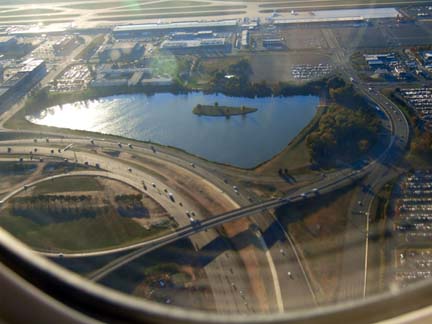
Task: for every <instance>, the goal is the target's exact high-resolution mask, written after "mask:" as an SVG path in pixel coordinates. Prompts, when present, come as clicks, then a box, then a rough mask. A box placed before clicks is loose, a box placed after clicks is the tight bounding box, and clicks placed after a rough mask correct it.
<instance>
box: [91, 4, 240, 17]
mask: <svg viewBox="0 0 432 324" xmlns="http://www.w3.org/2000/svg"><path fill="white" fill-rule="evenodd" d="M146 8H147V7H146ZM245 8H246V6H205V7H179V8H175V7H174V8H155V9H134V10H118V11H110V12H104V13H101V14H100V15H99V16H133V15H146V14H165V13H169V12H173V13H181V12H195V11H200V12H204V11H205V12H207V11H209V12H210V11H217V10H219V11H220V10H226V11H227V12H229V10H236V9H245Z"/></svg>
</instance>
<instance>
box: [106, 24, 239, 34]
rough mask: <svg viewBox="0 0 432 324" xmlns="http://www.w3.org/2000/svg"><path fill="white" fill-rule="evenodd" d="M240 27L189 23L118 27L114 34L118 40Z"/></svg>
mask: <svg viewBox="0 0 432 324" xmlns="http://www.w3.org/2000/svg"><path fill="white" fill-rule="evenodd" d="M237 26H238V21H237V20H216V21H189V22H173V23H160V24H141V25H125V26H117V27H114V29H113V34H114V36H115V37H117V38H131V37H139V36H148V35H149V34H152V33H153V34H157V33H162V34H163V33H167V32H171V31H177V32H180V31H189V32H190V31H200V30H232V29H234V28H236V27H237Z"/></svg>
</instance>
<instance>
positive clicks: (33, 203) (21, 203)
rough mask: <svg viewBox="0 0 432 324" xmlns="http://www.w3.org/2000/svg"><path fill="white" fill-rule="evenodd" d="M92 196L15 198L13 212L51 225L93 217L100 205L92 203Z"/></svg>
mask: <svg viewBox="0 0 432 324" xmlns="http://www.w3.org/2000/svg"><path fill="white" fill-rule="evenodd" d="M91 198H92V197H91V196H85V195H80V196H65V195H38V196H34V197H19V198H15V199H14V200H13V202H12V206H11V214H12V215H15V216H21V217H25V218H28V219H30V220H32V221H33V222H35V223H37V224H39V225H49V224H52V223H60V222H67V221H72V220H76V219H80V218H93V217H96V216H97V214H98V213H99V212H100V211H99V207H95V206H94V205H93V204H91V203H90V201H91Z"/></svg>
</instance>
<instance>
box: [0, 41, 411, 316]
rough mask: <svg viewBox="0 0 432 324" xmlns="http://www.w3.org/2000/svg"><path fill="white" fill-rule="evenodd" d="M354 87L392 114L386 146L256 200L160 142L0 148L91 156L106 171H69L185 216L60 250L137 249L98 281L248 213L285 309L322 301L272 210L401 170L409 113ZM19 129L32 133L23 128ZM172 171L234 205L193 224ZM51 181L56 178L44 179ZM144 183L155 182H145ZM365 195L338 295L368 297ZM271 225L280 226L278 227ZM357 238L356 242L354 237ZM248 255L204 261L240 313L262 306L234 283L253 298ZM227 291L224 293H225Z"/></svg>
mask: <svg viewBox="0 0 432 324" xmlns="http://www.w3.org/2000/svg"><path fill="white" fill-rule="evenodd" d="M331 36H332V35H327V38H328V39H329V40H332V41H333V42H335V46H339V45H338V44H337V40H336V41H335V40H334V39H333V37H331ZM337 54H338V55H337V58H338V60H341V61H342V60H344V55H343V52H342V51H339V52H337ZM343 66H346V65H343ZM346 72H347V74H350V75H354V74H353V73H354V72H353V71H352V70H351V69H350V68H347V70H346ZM47 80H48V78H47V79H44V81H43V82H47ZM355 86H356V87H357V89H358V90H359V91H361V92H363V93H364V94H365V95H366V96H367V97H369V98H370V99H371V101H372V102H374V103H376V104H377V105H378V106H379V107H381V109H382V110H383V111H384V112H385V113H386V116H387V118H388V121H389V125H388V127H389V129H390V132H391V138H390V139H389V144H388V146H387V147H386V148H385V149H384V150H383V152H382V153H381V154H380V155H379V157H378V158H377V159H376V160H374V161H372V162H370V163H368V164H367V165H366V166H365V167H363V168H362V169H360V170H352V169H350V168H347V169H343V170H338V171H336V172H331V173H328V174H326V176H325V177H320V178H316V179H315V181H314V182H313V183H310V184H307V185H305V186H303V187H302V188H300V189H296V190H295V191H293V192H291V193H290V194H289V195H286V196H285V197H282V198H274V199H269V200H266V201H259V202H253V203H251V202H250V201H249V194H248V193H247V188H239V189H240V193H239V194H235V193H234V192H233V191H232V184H226V183H225V182H224V180H223V179H222V177H221V175H223V172H214V169H215V166H211V164H209V163H207V162H203V161H201V160H199V159H196V158H194V157H189V156H187V155H186V154H183V153H178V154H171V153H172V150H168V149H164V150H163V149H160V148H159V147H158V148H157V150H158V152H157V154H155V153H156V152H154V150H153V148H152V147H151V144H135V142H134V147H133V149H132V148H130V149H129V148H127V147H126V146H125V144H123V147H121V148H120V149H119V144H118V143H117V142H115V141H114V140H112V139H110V140H106V139H105V140H100V139H96V140H95V141H93V142H94V143H92V144H90V143H89V142H90V141H89V138H86V137H83V136H68V137H66V136H64V138H59V134H58V133H57V134H56V133H49V134H44V136H50V139H49V143H48V142H42V141H41V140H40V139H39V140H38V142H36V143H35V142H33V141H32V139H22V140H13V141H3V142H1V143H0V150H1V151H3V152H6V151H7V148H8V147H12V151H13V152H12V153H13V154H22V155H27V154H28V152H29V151H32V150H34V149H35V148H37V150H38V155H41V156H47V157H50V158H61V159H64V158H67V159H68V160H69V161H71V162H72V161H74V163H78V164H84V163H85V162H87V163H88V164H90V165H91V166H96V165H98V167H99V168H100V169H101V170H98V171H88V173H86V172H87V171H83V173H71V175H79V174H82V175H90V173H91V174H92V175H98V176H107V177H112V178H116V179H117V180H119V181H123V182H125V183H128V184H130V185H132V186H133V187H135V188H137V189H138V188H139V189H140V190H141V191H143V192H145V193H146V194H149V196H151V197H152V198H153V199H155V200H156V201H157V202H159V203H160V204H161V205H162V206H163V207H164V208H165V209H166V210H167V211H168V212H169V213H170V214H171V215H172V216H173V217H174V218H175V219H176V221H177V222H178V223H179V225H180V228H179V229H178V230H176V231H175V232H174V233H170V234H167V235H165V236H162V237H159V238H157V239H154V240H150V241H147V242H142V243H138V244H134V245H131V246H128V247H124V248H120V249H107V250H104V251H94V252H88V253H66V254H62V256H61V257H63V258H86V257H94V256H98V255H108V254H114V253H119V252H124V251H132V252H130V253H128V254H126V255H124V256H122V257H120V258H117V259H115V260H114V261H112V262H110V263H108V264H106V265H105V266H103V267H101V268H100V269H97V270H96V271H94V272H93V273H92V274H91V275H90V279H91V280H94V281H100V280H102V279H103V278H105V277H106V276H108V275H109V274H111V273H113V272H114V271H115V270H116V269H119V268H120V267H123V266H125V265H126V264H128V263H129V262H131V261H133V260H135V259H137V258H138V257H140V256H142V255H144V254H146V253H148V252H150V251H154V250H156V249H158V248H160V247H163V246H165V245H167V244H170V243H173V242H175V241H177V240H179V239H182V238H187V237H191V240H192V242H193V245H194V246H195V248H196V249H198V250H199V249H201V248H202V247H204V246H205V245H206V244H208V243H209V242H212V241H213V240H215V239H216V238H217V237H218V235H219V234H218V232H217V231H215V230H214V229H217V228H218V227H220V226H221V225H223V224H226V223H230V222H233V221H235V220H238V219H242V218H247V219H248V220H250V222H251V223H252V224H257V225H258V228H259V229H260V231H257V232H256V233H255V235H256V237H257V239H258V240H259V241H260V242H261V247H262V248H260V249H258V248H255V254H256V256H257V257H258V259H259V260H260V262H261V263H260V264H262V265H264V264H265V266H262V267H260V268H261V269H260V271H261V272H260V274H259V276H258V277H260V279H259V278H258V277H255V279H257V280H258V279H259V280H265V281H266V283H265V288H266V291H268V301H269V304H272V306H271V308H269V309H268V311H278V312H281V311H284V310H286V309H291V308H296V307H301V306H304V305H307V304H308V305H314V304H316V297H315V294H314V290H313V287H312V286H311V283H310V279H309V275H308V274H307V273H306V271H305V269H304V268H303V265H302V264H301V260H300V258H299V256H298V253H297V251H296V247H295V246H294V244H293V243H292V240H291V239H290V236H289V233H286V232H285V231H284V229H283V228H282V227H281V226H280V224H279V223H278V221H277V219H275V218H274V216H273V215H272V211H273V210H274V209H275V208H278V207H280V206H282V205H285V204H290V203H296V202H299V201H302V200H305V199H310V198H313V197H315V196H316V195H320V194H322V195H324V194H326V193H329V192H332V191H334V190H337V189H340V188H344V187H345V186H348V185H350V184H352V183H353V182H356V181H361V180H363V183H364V184H367V185H369V186H370V187H371V188H372V189H373V190H378V189H379V188H380V187H381V186H382V185H383V184H385V183H386V182H387V181H388V180H389V179H390V178H391V177H393V176H394V175H395V174H397V171H396V170H394V169H393V168H392V167H391V166H390V165H389V164H390V163H392V162H393V161H395V160H397V159H398V157H400V152H402V151H403V150H404V149H405V147H406V145H407V141H408V138H409V127H408V124H407V122H406V120H405V117H404V116H403V114H402V113H401V112H400V111H399V110H398V109H397V108H396V107H394V106H393V104H392V103H390V102H389V101H388V100H387V99H386V98H385V97H383V96H382V95H380V94H379V93H378V92H376V91H374V90H373V89H372V90H373V91H370V90H369V89H368V88H369V87H370V86H369V85H367V84H363V83H361V82H357V83H356V84H355ZM20 108H21V104H17V105H16V106H15V107H13V108H12V109H11V110H9V111H8V112H7V113H6V114H3V115H2V116H0V126H1V127H2V131H4V132H8V130H5V129H4V128H3V125H4V123H5V122H6V121H7V120H8V119H9V118H10V117H11V116H12V115H13V114H14V113H16V112H17V111H18V110H19V109H20ZM18 132H19V133H32V132H28V131H25V130H22V131H18ZM52 137H53V138H52ZM68 145H71V149H70V150H67V151H61V152H58V151H54V153H51V149H52V148H53V147H54V148H56V149H57V147H61V148H65V147H66V146H68ZM102 148H105V149H106V148H111V149H113V148H116V149H118V150H120V151H121V152H127V153H128V154H133V155H134V156H138V157H139V159H128V158H127V157H123V158H113V157H108V156H106V155H103V154H101V150H102ZM130 170H132V171H130ZM168 170H171V171H172V172H173V173H176V174H181V175H182V177H184V178H183V179H186V178H187V177H191V178H193V179H196V180H197V181H198V182H201V184H202V186H203V189H205V190H206V192H208V193H211V194H212V195H215V196H217V199H218V200H220V201H224V204H225V209H226V207H227V206H228V205H230V206H231V209H232V208H233V209H232V210H230V211H225V212H221V213H216V214H214V213H209V214H201V213H199V215H198V217H197V218H196V219H197V222H194V223H193V224H191V223H190V220H189V219H188V217H187V216H186V215H185V210H198V209H199V207H197V205H196V202H195V201H194V198H195V197H191V196H190V195H189V196H188V195H187V194H186V192H187V191H188V190H187V186H186V184H185V183H182V184H181V185H182V186H183V187H184V190H183V191H177V190H176V189H175V188H173V185H174V183H173V180H172V178H170V179H167V178H166V177H163V176H161V175H160V174H161V173H162V172H163V171H168ZM157 174H159V175H157ZM62 176H69V175H61V176H59V177H62ZM48 180H50V179H43V180H39V181H48ZM176 181H181V180H176ZM152 183H154V184H155V187H154V188H157V189H153V188H152V187H150V186H149V184H152ZM35 184H37V183H30V184H28V186H33V185H35ZM176 185H179V183H176ZM143 187H149V188H148V189H144V188H143ZM161 188H169V190H170V192H173V194H174V196H175V197H176V199H179V200H181V201H182V202H183V204H184V206H183V208H180V207H179V206H177V205H173V204H172V202H170V201H169V198H168V197H167V196H166V195H164V194H161V192H160V189H161ZM194 189H197V188H194ZM22 190H25V189H24V188H17V189H16V190H15V191H14V192H12V193H11V194H10V195H8V196H7V197H5V198H4V199H3V203H4V202H5V201H7V200H8V199H9V198H10V197H13V196H14V195H15V194H17V193H19V192H21V191H22ZM199 190H201V189H199ZM193 195H194V196H195V195H196V196H199V193H198V192H197V193H196V194H195V193H193ZM359 200H361V201H362V203H363V204H364V206H367V208H368V210H367V211H362V213H363V216H362V217H359V214H358V210H355V208H354V207H353V206H351V207H352V208H351V210H352V211H354V212H351V213H350V216H349V221H348V227H347V230H346V234H345V243H346V246H347V248H346V250H345V253H344V255H343V271H342V276H341V282H340V287H341V288H340V290H339V294H338V295H339V296H338V298H339V299H340V300H346V299H352V298H358V297H359V296H364V295H365V292H366V282H367V260H368V258H367V255H368V254H367V249H368V226H369V213H370V211H369V209H370V206H371V202H372V200H373V196H372V195H367V194H364V193H360V194H359ZM242 206H243V207H242ZM211 215H213V216H211ZM214 215H216V216H214ZM263 215H264V216H265V217H264V216H263ZM272 224H276V225H277V226H276V227H275V228H279V227H280V228H279V229H278V230H279V231H282V232H283V237H284V238H285V240H283V241H282V240H280V241H277V242H276V243H275V244H273V245H271V246H269V245H268V244H267V242H265V240H264V239H263V237H262V235H261V234H262V233H263V232H264V231H265V230H267V229H269V228H272ZM272 230H273V231H275V230H274V229H272ZM197 234H199V235H197ZM353 242H354V243H355V244H352V243H353ZM353 246H354V248H353ZM45 255H47V256H50V257H54V258H55V257H60V255H59V254H58V253H49V252H48V253H45ZM243 261H244V260H243ZM243 261H242V259H241V257H240V256H239V255H238V254H237V253H230V251H228V252H224V253H223V254H221V255H219V256H218V257H217V258H215V260H214V261H213V262H212V263H211V264H210V265H209V266H207V267H206V273H207V276H208V278H209V282H210V283H211V288H212V290H213V291H214V292H217V294H215V293H214V294H215V296H216V295H217V296H216V297H215V298H216V299H217V302H216V305H217V306H216V307H217V308H219V309H220V310H223V311H227V309H229V310H231V311H236V312H246V311H250V310H251V309H250V307H256V310H259V301H257V300H251V302H250V304H245V303H244V301H243V300H242V299H243V296H238V293H236V292H235V291H234V290H233V286H232V281H233V280H235V282H236V284H237V285H238V286H242V289H243V291H245V292H247V295H248V296H251V297H250V298H251V299H253V298H254V297H253V295H254V293H253V292H252V287H251V281H253V280H254V278H253V277H250V276H251V274H250V273H249V274H246V275H245V273H247V271H245V269H244V268H242V267H244V264H243V263H242V262H243ZM230 268H231V269H232V268H234V269H235V270H234V271H233V272H234V274H233V273H232V272H231V273H230V271H228V270H227V269H230ZM359 269H361V270H359ZM246 270H247V269H246ZM291 273H294V275H295V280H292V278H290V277H291V275H289V274H291ZM248 276H249V277H248ZM233 278H235V279H233ZM268 278H271V280H266V279H268ZM287 287H290V289H287ZM292 291H296V294H295V295H304V296H305V299H304V300H296V298H293V294H292ZM299 292H301V293H299ZM221 296H225V297H224V298H221ZM227 296H229V297H227ZM251 305H253V306H251Z"/></svg>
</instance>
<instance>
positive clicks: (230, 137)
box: [26, 92, 319, 168]
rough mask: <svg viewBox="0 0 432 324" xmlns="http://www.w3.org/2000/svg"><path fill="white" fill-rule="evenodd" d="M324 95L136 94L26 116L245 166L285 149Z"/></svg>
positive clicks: (58, 107) (67, 105)
mask: <svg viewBox="0 0 432 324" xmlns="http://www.w3.org/2000/svg"><path fill="white" fill-rule="evenodd" d="M215 102H218V104H219V105H224V106H233V107H240V106H242V105H244V106H247V107H253V108H257V109H258V111H256V112H254V113H251V114H248V115H245V116H231V117H230V118H226V117H205V116H197V115H194V114H193V113H192V109H193V108H194V107H195V106H196V105H197V104H207V105H212V104H214V103H215ZM318 105H319V97H317V96H292V97H267V98H241V97H228V96H224V95H221V94H204V93H201V92H192V93H188V94H171V93H158V94H155V95H151V96H149V95H144V94H132V95H130V94H129V95H118V96H111V97H104V98H100V99H97V100H88V101H79V102H75V103H71V104H65V105H62V106H54V107H50V108H47V109H44V110H43V111H41V112H40V113H39V114H37V115H34V116H27V117H26V118H27V119H28V120H29V121H30V122H32V123H35V124H39V125H46V126H55V127H62V128H70V129H76V130H86V131H92V132H100V133H105V134H113V135H120V136H124V137H129V138H134V139H137V140H144V141H152V142H155V143H160V144H164V145H170V146H174V147H177V148H181V149H184V150H186V151H187V152H190V153H192V154H195V155H198V156H201V157H203V158H205V159H208V160H211V161H216V162H221V163H227V164H231V165H234V166H238V167H242V168H251V167H254V166H256V165H258V164H260V163H262V162H264V161H266V160H269V159H270V158H272V157H273V156H274V155H276V154H277V153H279V152H280V151H281V150H282V149H283V148H284V147H286V145H287V144H288V143H289V142H290V141H291V140H292V139H293V138H294V137H295V136H296V135H297V134H298V133H299V132H300V131H301V130H302V129H303V128H304V127H305V126H306V125H307V124H308V123H309V122H310V121H311V119H312V118H313V117H314V115H315V113H316V110H317V106H318Z"/></svg>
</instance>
